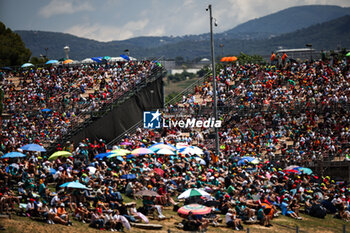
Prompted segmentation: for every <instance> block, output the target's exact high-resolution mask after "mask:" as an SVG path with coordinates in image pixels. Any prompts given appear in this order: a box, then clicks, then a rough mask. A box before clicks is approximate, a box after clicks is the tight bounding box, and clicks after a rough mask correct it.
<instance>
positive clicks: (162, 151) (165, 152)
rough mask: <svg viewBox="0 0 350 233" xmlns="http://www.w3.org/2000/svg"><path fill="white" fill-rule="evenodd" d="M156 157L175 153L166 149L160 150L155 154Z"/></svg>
mask: <svg viewBox="0 0 350 233" xmlns="http://www.w3.org/2000/svg"><path fill="white" fill-rule="evenodd" d="M156 154H157V155H175V152H174V151H172V150H169V149H166V148H163V149H160V150H158V151H157V152H156Z"/></svg>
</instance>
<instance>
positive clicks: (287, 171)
mask: <svg viewBox="0 0 350 233" xmlns="http://www.w3.org/2000/svg"><path fill="white" fill-rule="evenodd" d="M283 172H286V173H297V174H300V171H297V170H283Z"/></svg>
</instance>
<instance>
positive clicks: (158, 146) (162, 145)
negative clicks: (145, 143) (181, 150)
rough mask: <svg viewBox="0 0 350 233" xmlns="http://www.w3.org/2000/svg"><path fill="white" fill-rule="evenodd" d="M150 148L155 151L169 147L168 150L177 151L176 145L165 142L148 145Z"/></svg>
mask: <svg viewBox="0 0 350 233" xmlns="http://www.w3.org/2000/svg"><path fill="white" fill-rule="evenodd" d="M148 149H151V150H153V151H158V150H160V149H168V150H172V151H176V147H175V146H173V145H171V144H164V143H157V144H154V145H152V146H150V147H148Z"/></svg>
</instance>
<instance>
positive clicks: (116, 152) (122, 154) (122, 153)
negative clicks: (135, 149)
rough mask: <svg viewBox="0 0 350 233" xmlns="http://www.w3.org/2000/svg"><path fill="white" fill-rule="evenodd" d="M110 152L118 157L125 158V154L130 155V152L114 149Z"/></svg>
mask: <svg viewBox="0 0 350 233" xmlns="http://www.w3.org/2000/svg"><path fill="white" fill-rule="evenodd" d="M110 152H111V153H113V154H116V155H119V156H125V155H127V154H130V151H129V150H125V149H116V150H111V151H110Z"/></svg>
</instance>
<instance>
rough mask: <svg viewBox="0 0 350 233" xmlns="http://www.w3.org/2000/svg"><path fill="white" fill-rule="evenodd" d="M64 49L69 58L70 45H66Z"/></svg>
mask: <svg viewBox="0 0 350 233" xmlns="http://www.w3.org/2000/svg"><path fill="white" fill-rule="evenodd" d="M63 50H64V53H65V54H66V58H67V59H69V51H70V48H69V46H68V45H66V46H64V48H63Z"/></svg>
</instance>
